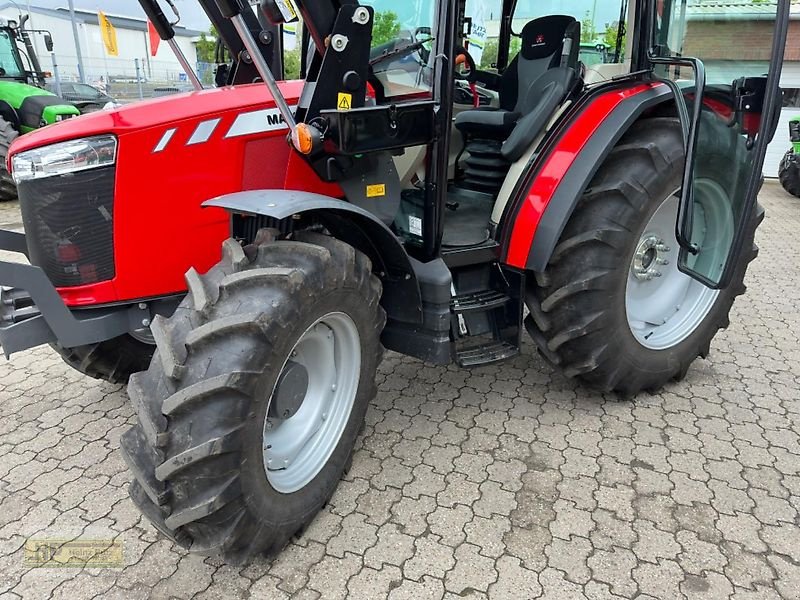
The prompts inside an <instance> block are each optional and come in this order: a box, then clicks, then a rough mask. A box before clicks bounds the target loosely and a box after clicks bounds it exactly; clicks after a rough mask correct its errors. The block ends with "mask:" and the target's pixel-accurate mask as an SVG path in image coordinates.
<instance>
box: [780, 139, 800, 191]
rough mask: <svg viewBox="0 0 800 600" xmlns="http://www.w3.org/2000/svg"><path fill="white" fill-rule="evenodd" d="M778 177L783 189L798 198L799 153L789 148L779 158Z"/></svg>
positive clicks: (799, 183)
mask: <svg viewBox="0 0 800 600" xmlns="http://www.w3.org/2000/svg"><path fill="white" fill-rule="evenodd" d="M778 177H779V178H780V181H781V185H782V186H783V189H785V190H786V191H787V192H789V193H790V194H791V195H792V196H797V197H798V198H800V155H798V154H796V153H795V152H794V150H789V151H788V152H787V153H786V155H785V156H784V157H783V160H781V164H780V167H779V168H778Z"/></svg>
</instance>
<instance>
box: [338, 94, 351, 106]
mask: <svg viewBox="0 0 800 600" xmlns="http://www.w3.org/2000/svg"><path fill="white" fill-rule="evenodd" d="M352 106H353V94H345V93H344V92H339V100H337V102H336V107H337V108H338V109H339V110H350V108H351V107H352Z"/></svg>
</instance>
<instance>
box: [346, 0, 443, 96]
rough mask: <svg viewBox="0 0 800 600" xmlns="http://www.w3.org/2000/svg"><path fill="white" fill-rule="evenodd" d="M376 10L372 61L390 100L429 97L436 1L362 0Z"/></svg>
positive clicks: (362, 2) (374, 70)
mask: <svg viewBox="0 0 800 600" xmlns="http://www.w3.org/2000/svg"><path fill="white" fill-rule="evenodd" d="M360 3H361V4H364V5H367V6H371V7H372V8H373V9H374V10H375V24H374V26H373V29H372V50H371V52H370V58H371V61H372V64H373V72H374V73H375V76H376V77H377V78H378V80H379V81H380V82H381V83H382V84H383V86H384V93H385V95H386V96H387V97H392V96H403V95H408V94H418V93H420V92H426V93H429V92H430V90H431V82H432V75H433V62H432V58H431V52H430V50H431V45H432V44H431V42H432V39H433V35H434V34H433V31H434V23H435V7H436V2H435V0H412V1H411V2H398V1H397V0H362V1H361V2H360Z"/></svg>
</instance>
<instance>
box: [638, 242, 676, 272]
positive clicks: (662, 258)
mask: <svg viewBox="0 0 800 600" xmlns="http://www.w3.org/2000/svg"><path fill="white" fill-rule="evenodd" d="M671 251H672V248H670V247H669V246H668V245H667V244H666V243H664V240H662V239H661V238H660V237H658V236H657V235H646V236H644V237H642V239H641V241H640V242H639V245H638V246H637V247H636V253H635V254H634V255H633V263H632V264H631V272H632V273H633V276H634V277H635V278H636V279H638V280H639V281H652V280H653V279H656V278H657V277H661V276H662V274H663V273H662V270H661V267H666V266H667V265H669V260H668V259H667V256H668V255H669V253H670V252H671Z"/></svg>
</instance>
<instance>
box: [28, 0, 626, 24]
mask: <svg viewBox="0 0 800 600" xmlns="http://www.w3.org/2000/svg"><path fill="white" fill-rule="evenodd" d="M15 1H16V3H17V4H19V6H20V7H21V8H22V9H23V10H24V8H25V6H26V4H27V3H28V0H15ZM480 1H482V2H485V3H486V4H487V7H491V6H492V5H496V6H497V9H496V11H497V12H499V11H500V4H501V3H500V0H488V1H487V0H480ZM74 2H75V8H83V9H87V10H97V9H98V8H99V9H102V10H104V11H105V12H107V13H112V14H118V15H124V16H144V13H143V12H142V9H141V7H140V6H139V3H138V2H137V1H136V0H102V1H101V0H74ZM173 2H174V3H175V6H176V7H177V8H178V11H179V12H180V13H181V25H183V26H184V27H188V28H190V29H199V30H206V29H208V26H209V22H208V19H207V18H206V15H205V13H204V12H203V9H202V8H200V5H199V4H198V3H197V1H196V0H173ZM30 4H31V5H33V6H44V7H47V8H58V7H63V6H67V0H30ZM161 4H162V6H163V7H164V8H165V9H166V10H168V7H167V5H166V2H162V3H161ZM369 4H372V5H378V6H380V5H381V4H387V5H393V6H395V7H397V6H398V3H397V1H396V0H391V1H388V0H371V1H370V2H369ZM400 6H402V4H400ZM619 6H620V5H619V2H618V1H615V0H612V1H610V2H609V0H519V4H518V6H517V14H518V15H524V16H526V17H535V16H540V15H546V14H571V15H575V16H576V17H578V18H581V17H582V16H583V15H584V14H585V13H586V11H590V12H591V11H593V10H596V13H595V14H596V16H595V22H596V23H597V25H598V28H602V27H603V26H604V25H605V24H606V23H610V22H612V21H616V20H617V19H618V18H619ZM489 12H493V11H492V10H491V8H489Z"/></svg>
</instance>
